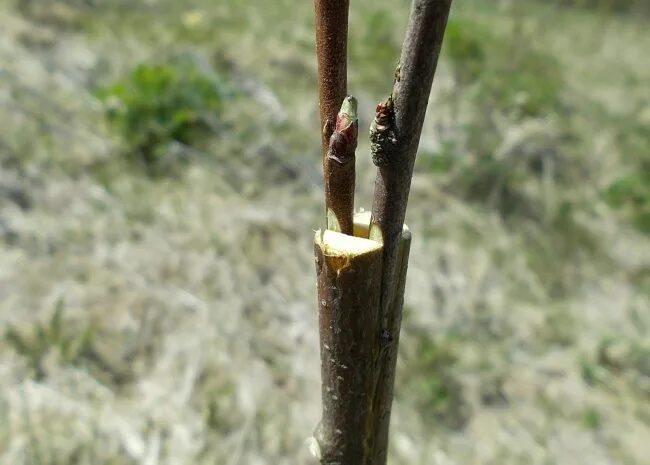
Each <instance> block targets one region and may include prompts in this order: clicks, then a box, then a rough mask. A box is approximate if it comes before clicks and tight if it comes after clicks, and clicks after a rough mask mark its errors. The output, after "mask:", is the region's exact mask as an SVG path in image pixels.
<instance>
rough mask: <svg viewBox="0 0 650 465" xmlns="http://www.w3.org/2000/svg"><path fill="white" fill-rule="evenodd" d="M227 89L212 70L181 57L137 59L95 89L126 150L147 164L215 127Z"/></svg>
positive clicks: (154, 163) (154, 164) (155, 162)
mask: <svg viewBox="0 0 650 465" xmlns="http://www.w3.org/2000/svg"><path fill="white" fill-rule="evenodd" d="M230 95H231V94H230V92H229V91H228V90H227V88H226V85H225V83H224V81H223V80H222V79H221V78H220V77H219V76H218V75H217V74H216V73H214V72H213V71H211V70H209V69H205V68H204V67H201V66H199V65H198V64H197V63H196V62H195V61H194V60H190V59H187V58H185V59H177V60H172V61H170V62H169V63H143V64H140V65H138V66H136V67H135V69H133V71H132V72H131V73H130V74H129V76H128V77H126V78H125V79H122V80H119V81H118V82H116V83H115V84H113V85H111V86H108V87H106V88H103V89H101V90H99V92H98V96H99V98H100V99H101V101H102V102H103V103H104V108H105V115H106V118H107V120H108V122H109V124H110V126H111V127H112V128H113V129H114V130H115V131H116V132H117V133H118V134H119V135H120V136H121V137H122V139H123V140H124V142H125V143H126V145H127V154H128V156H129V157H130V158H132V159H135V160H138V161H140V162H143V163H144V164H145V166H146V167H147V168H148V169H151V170H155V169H156V168H157V166H158V165H159V164H160V162H161V160H162V159H163V158H164V157H165V155H166V154H167V153H168V152H169V149H170V148H171V146H172V144H173V143H180V144H184V145H190V146H191V145H195V144H196V143H197V142H198V141H199V140H200V138H202V137H205V136H207V135H208V134H210V133H211V132H214V131H215V130H217V129H218V127H219V121H220V117H221V116H222V114H223V111H224V109H225V105H226V100H227V98H228V97H229V96H230Z"/></svg>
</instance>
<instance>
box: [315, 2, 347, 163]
mask: <svg viewBox="0 0 650 465" xmlns="http://www.w3.org/2000/svg"><path fill="white" fill-rule="evenodd" d="M349 6H350V1H349V0H314V9H315V14H316V55H317V57H318V98H319V105H320V124H321V145H322V149H323V163H324V162H325V157H326V156H327V150H328V146H329V141H330V137H331V136H332V132H333V131H334V124H335V122H336V114H337V113H338V111H339V108H340V107H341V103H342V102H343V99H344V98H345V96H346V95H347V43H348V9H349Z"/></svg>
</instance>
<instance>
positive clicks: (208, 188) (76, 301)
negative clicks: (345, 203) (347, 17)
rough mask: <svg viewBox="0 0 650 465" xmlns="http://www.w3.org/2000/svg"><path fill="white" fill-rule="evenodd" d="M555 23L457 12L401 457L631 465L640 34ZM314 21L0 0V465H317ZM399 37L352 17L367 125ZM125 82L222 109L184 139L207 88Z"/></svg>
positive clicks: (470, 9) (642, 199) (391, 28)
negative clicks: (151, 72) (138, 73)
mask: <svg viewBox="0 0 650 465" xmlns="http://www.w3.org/2000/svg"><path fill="white" fill-rule="evenodd" d="M558 3H570V2H555V3H554V4H550V5H549V4H546V3H545V2H539V1H532V0H531V1H528V0H527V1H522V2H498V1H490V2H482V1H462V2H461V1H456V2H455V4H454V6H453V8H452V15H451V23H450V29H449V35H448V40H447V42H446V43H445V47H444V49H443V53H442V58H441V62H440V66H439V69H438V73H437V75H436V80H435V82H434V91H433V94H432V98H431V100H430V103H429V110H428V117H427V120H426V122H425V128H424V132H423V136H422V140H421V143H420V152H419V155H418V161H417V163H416V173H415V176H414V179H413V186H412V191H411V197H410V201H409V202H410V203H409V209H408V213H407V222H408V224H409V226H410V228H411V230H412V231H413V244H412V250H411V261H410V267H409V275H408V283H407V290H406V300H405V318H404V327H403V335H402V338H401V341H402V342H401V348H400V359H399V362H398V373H397V386H396V400H395V406H394V411H393V421H392V436H391V450H390V463H391V464H395V465H398V464H459V465H461V464H463V465H465V464H485V465H487V464H499V465H508V464H522V463H525V464H533V465H535V464H571V465H581V464H585V465H586V464H589V465H596V464H603V465H604V464H612V465H618V464H621V465H646V464H650V460H649V459H648V457H650V442H648V440H647V438H648V437H650V337H649V336H650V273H649V270H650V242H649V241H648V236H647V234H648V230H649V229H650V228H649V226H648V219H647V218H648V216H647V215H648V210H647V209H648V208H650V207H649V205H650V201H649V200H648V199H650V194H649V193H648V190H647V187H648V184H646V183H645V180H647V176H648V174H647V172H648V171H645V170H647V169H648V164H649V163H650V162H649V161H648V148H649V146H650V134H649V131H648V127H650V100H648V94H647V83H648V82H650V63H649V62H648V60H647V58H646V55H647V50H648V49H649V48H650V34H648V32H647V21H648V19H647V18H648V16H646V13H645V12H643V11H639V12H636V11H634V10H633V11H627V12H616V13H613V12H611V11H603V10H602V9H601V10H597V9H591V8H578V7H575V8H574V7H571V6H566V5H562V6H561V5H559V4H558ZM583 3H589V2H583ZM603 3H606V2H603ZM630 3H633V2H630ZM603 8H605V7H603ZM640 8H641V7H640ZM312 14H313V11H312V5H311V2H292V1H289V0H265V1H262V0H254V1H249V2H237V1H235V0H222V1H219V2H213V1H207V0H194V1H190V0H188V1H183V2H178V1H171V0H150V1H137V2H127V1H125V0H105V1H101V2H100V1H98V0H65V1H64V0H60V1H52V2H39V1H37V0H31V1H26V0H23V1H11V0H0V125H1V127H2V128H3V135H4V136H3V137H2V138H1V139H0V328H1V331H0V464H2V465H23V464H35V465H64V464H65V465H77V464H78V465H82V464H83V465H86V464H93V465H100V464H106V465H108V464H110V465H118V464H119V465H121V464H143V465H157V464H161V465H163V464H173V465H185V464H197V465H202V464H214V463H225V464H233V465H234V464H246V465H255V464H267V463H268V464H278V465H281V464H294V463H310V462H309V460H311V459H310V458H309V451H308V448H307V446H306V440H307V439H308V438H309V437H310V436H311V434H312V432H313V429H314V427H315V426H316V424H317V422H318V420H319V416H320V398H319V396H320V378H319V374H320V371H319V358H318V335H317V323H316V320H317V317H316V309H317V305H316V285H315V270H314V263H313V255H312V244H311V240H312V238H313V230H314V229H317V228H318V227H320V226H321V224H322V222H323V221H324V219H323V212H322V210H323V206H322V203H323V199H322V181H321V179H320V176H321V173H320V167H321V165H320V158H319V157H320V154H319V140H320V139H319V135H318V123H317V119H318V114H317V113H318V112H317V102H316V88H315V86H316V83H315V72H316V64H315V57H314V50H313V18H312ZM407 15H408V2H407V1H405V0H403V1H399V2H395V1H389V0H375V1H372V2H371V1H367V0H364V1H361V0H360V1H358V2H357V1H355V2H352V12H351V25H350V83H349V89H350V92H351V93H353V94H354V95H356V96H357V97H358V99H359V102H360V127H361V128H364V127H365V128H367V127H368V126H369V123H370V118H371V116H372V111H373V109H374V106H375V105H376V103H377V102H378V101H380V100H381V98H382V97H384V96H385V93H386V92H388V90H389V89H390V86H391V79H392V75H393V70H394V67H395V64H396V59H397V56H398V52H399V48H400V43H401V39H402V36H403V32H404V28H405V24H406V19H407ZM179 63H180V64H179ZM188 63H189V64H188ZM143 64H144V65H145V66H154V65H155V66H159V65H160V66H164V67H168V68H165V69H170V70H172V71H174V70H179V71H178V72H179V73H180V74H181V75H184V74H183V73H185V72H186V71H187V69H190V70H192V72H194V71H196V72H197V73H198V74H199V75H200V76H208V77H209V80H210V82H213V81H214V80H215V79H216V77H218V79H219V80H220V82H222V83H223V88H224V89H225V90H223V91H220V92H222V93H220V94H219V99H223V104H220V105H221V106H220V107H219V111H218V112H217V113H216V116H215V115H213V116H214V118H211V119H208V120H207V122H206V121H203V120H201V121H200V123H201V124H198V123H197V121H196V118H195V116H196V115H195V111H198V112H199V113H200V112H202V111H203V110H205V109H204V108H203V107H202V105H204V104H205V100H206V98H205V95H206V94H192V93H190V94H189V95H186V94H184V93H180V94H179V95H181V96H182V98H183V99H184V100H182V102H183V105H186V106H187V108H185V107H183V110H184V111H183V112H178V111H176V112H172V118H171V120H167V119H164V120H163V118H162V116H161V113H159V112H160V111H161V110H160V108H161V107H160V106H156V105H159V103H160V102H158V101H157V100H155V101H152V100H147V99H148V98H149V97H148V96H145V97H142V95H141V94H136V95H135V96H134V97H133V98H134V99H135V100H134V101H135V102H136V103H137V105H139V106H136V103H129V104H125V101H126V100H125V98H124V97H123V95H122V94H120V93H119V92H118V91H116V89H117V87H115V86H116V83H118V86H119V84H120V83H122V84H123V83H125V82H126V83H128V82H130V81H129V79H131V78H130V77H129V76H133V73H132V70H133V69H134V68H136V67H137V66H139V65H143ZM197 70H198V71H197ZM174 72H175V71H174ZM201 79H203V77H201V78H200V79H199V80H198V81H190V85H189V87H190V88H191V89H195V88H198V87H200V86H201V85H202V84H201V83H203V82H204V81H203V80H201ZM184 82H186V81H181V87H183V85H184V84H183V83H184ZM150 83H151V81H144V87H143V89H144V90H142V94H147V92H148V88H147V85H153V84H150ZM197 83H198V84H197ZM187 87H188V85H185V87H183V88H184V89H186V88H187ZM197 92H198V91H197ZM206 92H212V90H207V91H206ZM154 94H155V93H154ZM147 95H148V94H147ZM155 95H158V94H155ZM174 95H176V94H174ZM196 95H199V97H201V98H198V99H197V98H195V97H196ZM209 95H212V94H209ZM120 98H122V100H120ZM140 98H142V100H138V99H140ZM179 98H180V97H179ZM215 98H216V97H215ZM219 101H221V100H219ZM152 102H153V103H152ZM171 102H172V103H169V102H167V101H165V102H164V103H165V105H167V104H169V105H171V107H172V109H174V110H178V105H179V104H178V101H177V100H172V101H171ZM129 105H130V106H129ZM174 105H176V106H174ZM124 108H127V109H130V110H133V111H132V113H129V114H128V115H129V117H132V119H130V120H127V121H128V122H129V123H128V124H127V125H126V126H124V125H122V126H120V124H119V121H122V120H116V119H115V118H113V117H111V115H114V114H115V113H111V111H118V112H119V111H122V110H124ZM134 108H135V110H134ZM152 108H153V110H152ZM165 108H167V107H165ZM115 109H117V110H115ZM185 110H187V111H185ZM210 114H211V115H212V113H210ZM164 116H165V117H167V116H168V115H167V114H166V113H165V115H164ZM150 121H154V122H155V123H156V124H153V126H151V125H149V126H147V124H148V123H149V122H150ZM161 121H163V122H165V124H169V125H170V126H164V128H167V132H164V131H163V132H161V131H162V130H161V129H160V128H161V127H163V125H162V123H160V122H161ZM169 121H171V122H169ZM158 123H160V124H158ZM140 124H142V127H143V128H145V129H146V130H151V131H153V132H152V133H153V134H154V136H155V137H154V136H152V137H154V139H147V140H146V141H145V142H144V143H143V142H142V141H141V140H140V139H138V137H140V136H141V135H142V134H143V133H144V131H145V129H143V130H142V131H135V133H133V132H129V131H128V128H133V127H139V126H135V125H140ZM174 125H176V126H174ZM179 125H180V126H179ZM206 125H207V129H206V128H205V127H203V126H206ZM125 127H126V128H127V129H125ZM152 128H154V129H152ZM170 128H172V129H170ZM179 128H182V129H183V131H184V132H182V136H179V135H178V134H180V133H179V132H178V131H180V129H179ZM186 129H187V131H185V130H186ZM156 131H157V132H156ZM361 133H362V134H363V130H362V131H361ZM362 139H363V142H362V143H360V147H359V150H358V152H357V159H358V167H357V172H358V182H357V184H358V187H357V193H358V197H357V198H358V202H357V204H358V206H359V207H365V208H369V207H370V203H371V197H372V182H373V179H374V175H375V172H374V168H373V166H372V164H371V162H370V160H369V156H364V154H367V153H368V142H367V140H366V139H365V138H362ZM152 140H154V141H155V142H156V144H158V145H156V146H155V147H156V150H149V149H150V148H151V147H152V146H153V145H152V144H153V143H152V142H151V141H152ZM639 180H640V181H639ZM629 192H632V194H630V193H629Z"/></svg>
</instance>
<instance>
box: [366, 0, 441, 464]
mask: <svg viewBox="0 0 650 465" xmlns="http://www.w3.org/2000/svg"><path fill="white" fill-rule="evenodd" d="M451 1H452V0H413V2H412V6H411V13H410V16H409V24H408V27H407V32H406V38H405V40H404V44H403V46H402V54H401V58H400V65H399V66H398V68H397V70H396V72H395V81H394V84H393V91H392V93H391V96H390V97H389V98H388V99H387V100H386V101H385V102H382V103H381V104H379V106H378V107H377V113H376V116H375V121H374V122H373V125H372V127H371V150H372V156H373V162H374V163H375V164H376V165H377V167H378V172H377V178H376V181H375V196H374V201H373V206H372V218H371V224H370V233H369V236H370V238H371V239H374V240H376V241H379V242H381V243H383V246H384V250H383V270H382V292H381V320H382V330H381V331H382V341H383V343H384V347H383V348H382V353H381V357H380V360H379V362H378V373H379V385H378V388H377V394H376V399H375V408H376V409H377V410H378V414H379V415H380V418H381V419H380V425H379V427H378V428H379V429H378V431H377V441H376V447H375V450H374V453H373V456H374V458H373V465H384V464H385V463H386V451H387V447H388V430H389V422H390V410H391V403H392V392H393V384H394V379H395V366H396V361H397V350H398V342H399V331H400V325H401V319H402V302H403V293H404V284H405V276H406V266H407V261H408V248H409V243H410V237H409V239H408V240H405V239H404V236H403V228H404V218H405V215H406V206H407V203H408V196H409V190H410V187H411V177H412V175H413V165H414V163H415V157H416V153H417V149H418V144H419V141H420V134H421V132H422V126H423V123H424V117H425V114H426V109H427V104H428V100H429V94H430V92H431V85H432V82H433V76H434V74H435V70H436V65H437V62H438V56H439V54H440V48H441V46H442V40H443V36H444V31H445V27H446V25H447V18H448V16H449V10H450V8H451Z"/></svg>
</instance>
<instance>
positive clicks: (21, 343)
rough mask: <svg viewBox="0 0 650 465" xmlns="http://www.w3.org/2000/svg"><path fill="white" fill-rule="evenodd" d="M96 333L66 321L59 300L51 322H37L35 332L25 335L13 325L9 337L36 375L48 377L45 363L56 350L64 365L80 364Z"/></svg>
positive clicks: (39, 378) (36, 376) (11, 343)
mask: <svg viewBox="0 0 650 465" xmlns="http://www.w3.org/2000/svg"><path fill="white" fill-rule="evenodd" d="M93 337H94V333H93V331H92V328H90V327H86V328H85V329H83V330H82V331H73V330H72V329H71V328H70V327H69V326H68V325H66V324H64V322H63V303H62V302H61V301H59V302H58V303H57V305H56V308H55V310H54V313H53V314H52V317H51V318H50V319H49V321H46V322H44V323H37V324H36V325H35V326H34V328H33V329H32V331H29V332H21V331H19V330H18V329H16V328H14V327H12V326H10V327H9V328H8V329H7V331H6V333H5V338H6V340H7V342H8V343H9V345H10V346H11V347H12V348H13V349H14V350H15V351H16V352H17V353H19V354H20V355H22V356H23V357H25V358H26V359H27V362H28V365H29V368H30V370H31V371H32V375H33V376H34V378H35V379H37V380H41V379H43V378H44V377H45V368H44V360H45V358H46V357H47V356H48V355H49V354H51V353H52V352H53V351H56V352H57V353H58V355H59V357H60V359H61V361H62V362H63V363H64V364H69V365H78V364H79V363H81V361H82V360H83V358H84V357H86V356H87V355H88V353H89V351H90V350H91V347H92V344H93Z"/></svg>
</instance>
